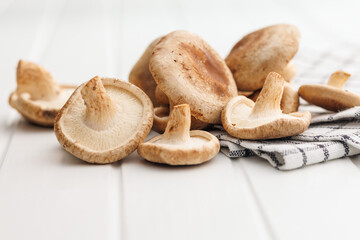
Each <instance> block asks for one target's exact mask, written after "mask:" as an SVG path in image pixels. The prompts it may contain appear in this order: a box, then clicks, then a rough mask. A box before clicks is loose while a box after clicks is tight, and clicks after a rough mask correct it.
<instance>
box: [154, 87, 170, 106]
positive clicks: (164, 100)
mask: <svg viewBox="0 0 360 240" xmlns="http://www.w3.org/2000/svg"><path fill="white" fill-rule="evenodd" d="M155 98H156V102H157V103H158V104H160V105H169V98H168V97H167V96H166V94H165V93H164V92H163V91H162V90H161V89H160V88H159V86H156V89H155Z"/></svg>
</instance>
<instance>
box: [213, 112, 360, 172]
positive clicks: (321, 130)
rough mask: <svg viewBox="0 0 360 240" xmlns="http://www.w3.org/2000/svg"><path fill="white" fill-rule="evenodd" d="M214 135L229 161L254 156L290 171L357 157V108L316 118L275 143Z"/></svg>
mask: <svg viewBox="0 0 360 240" xmlns="http://www.w3.org/2000/svg"><path fill="white" fill-rule="evenodd" d="M215 129H218V130H215V131H212V132H211V133H212V134H214V135H215V136H216V137H217V138H218V139H219V140H220V145H221V152H222V153H224V154H225V155H226V156H228V157H230V158H238V157H247V156H253V155H257V156H259V157H262V158H265V159H266V160H268V161H269V162H270V164H271V165H272V166H274V167H275V168H277V169H279V170H291V169H295V168H300V167H303V166H306V165H310V164H315V163H321V162H326V161H328V160H333V159H338V158H342V157H346V156H352V155H356V154H359V153H360V107H355V108H352V109H348V110H346V111H343V112H339V113H332V114H321V115H318V116H315V117H314V118H313V120H312V122H311V125H310V127H309V128H308V129H307V130H306V131H305V132H303V133H302V134H300V135H297V136H293V137H288V138H282V139H277V140H263V141H259V140H256V141H253V140H242V139H237V138H234V137H231V136H230V135H228V134H227V133H226V132H225V131H224V129H223V128H222V127H221V126H219V125H218V126H215Z"/></svg>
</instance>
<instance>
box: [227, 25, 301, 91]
mask: <svg viewBox="0 0 360 240" xmlns="http://www.w3.org/2000/svg"><path fill="white" fill-rule="evenodd" d="M299 40H300V33H299V30H298V28H297V27H295V26H293V25H288V24H279V25H273V26H269V27H266V28H262V29H260V30H257V31H255V32H252V33H250V34H248V35H246V36H245V37H243V38H242V39H241V40H240V41H239V42H238V43H237V44H236V45H235V46H234V47H233V48H232V50H231V51H230V53H229V55H228V56H227V57H226V59H225V61H226V64H227V65H228V66H229V68H230V70H231V72H232V74H233V76H234V79H235V81H236V84H237V87H238V89H239V90H241V91H255V90H258V89H260V88H261V87H262V86H263V84H264V81H265V79H266V76H267V75H268V73H269V72H278V73H281V74H283V75H285V76H286V78H291V77H293V76H294V75H295V72H296V68H295V66H294V65H291V64H290V65H289V62H290V60H291V59H292V58H293V57H294V55H295V54H296V52H297V50H298V47H299Z"/></svg>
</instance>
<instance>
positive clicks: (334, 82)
mask: <svg viewBox="0 0 360 240" xmlns="http://www.w3.org/2000/svg"><path fill="white" fill-rule="evenodd" d="M349 77H350V74H349V73H346V72H344V71H336V72H334V73H333V74H331V76H330V78H329V80H328V82H327V85H322V84H311V85H302V86H301V87H300V88H299V95H300V96H301V97H302V98H303V99H305V100H306V101H307V102H309V103H312V104H314V105H317V106H320V107H322V108H325V109H327V110H330V111H342V110H345V109H348V108H352V107H355V106H360V96H359V95H357V94H354V93H351V92H348V91H347V90H344V89H343V87H344V84H345V83H346V81H347V80H348V79H349Z"/></svg>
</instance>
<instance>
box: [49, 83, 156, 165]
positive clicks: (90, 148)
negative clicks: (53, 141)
mask: <svg viewBox="0 0 360 240" xmlns="http://www.w3.org/2000/svg"><path fill="white" fill-rule="evenodd" d="M152 122H153V107H152V103H151V101H150V99H149V97H148V96H147V95H146V94H145V93H144V92H143V91H142V90H141V89H139V88H137V87H136V86H134V85H132V84H131V83H127V82H123V81H120V80H118V79H114V78H101V79H100V78H99V77H97V76H96V77H94V78H93V79H91V80H90V81H88V82H86V83H84V84H82V85H80V86H79V87H78V88H77V89H76V90H75V92H74V93H73V95H71V97H70V98H69V100H68V101H67V103H66V104H65V106H64V107H63V108H62V109H61V111H60V113H59V115H58V116H57V117H56V122H55V126H54V128H55V134H56V137H57V139H58V141H59V143H60V144H61V146H63V148H64V149H65V150H66V151H68V152H69V153H71V154H72V155H74V156H75V157H77V158H80V159H82V160H84V161H86V162H89V163H100V164H104V163H111V162H115V161H118V160H120V159H122V158H124V157H126V156H127V155H129V154H130V153H131V152H133V151H134V150H135V149H136V147H137V146H138V144H139V143H141V142H143V141H144V139H145V138H146V136H147V135H148V134H149V132H150V129H151V127H152Z"/></svg>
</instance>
